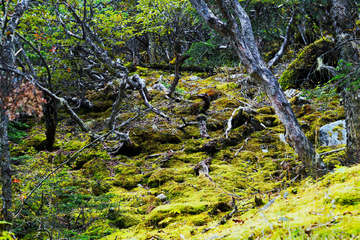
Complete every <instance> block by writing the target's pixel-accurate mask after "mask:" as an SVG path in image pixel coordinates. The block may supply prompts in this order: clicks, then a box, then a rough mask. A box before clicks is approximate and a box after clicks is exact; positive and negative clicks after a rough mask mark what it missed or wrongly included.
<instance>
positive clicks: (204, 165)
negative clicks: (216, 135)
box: [194, 157, 214, 182]
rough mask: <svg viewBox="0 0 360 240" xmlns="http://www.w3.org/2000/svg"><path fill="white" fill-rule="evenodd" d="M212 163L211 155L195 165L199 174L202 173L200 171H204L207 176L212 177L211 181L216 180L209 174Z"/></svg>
mask: <svg viewBox="0 0 360 240" xmlns="http://www.w3.org/2000/svg"><path fill="white" fill-rule="evenodd" d="M210 164H211V157H210V158H207V159H205V160H202V161H201V162H199V163H198V164H196V165H195V167H194V170H195V172H196V174H197V175H200V173H204V174H205V176H206V177H207V178H208V179H210V181H211V182H214V181H213V180H212V178H211V177H210V175H209V167H210Z"/></svg>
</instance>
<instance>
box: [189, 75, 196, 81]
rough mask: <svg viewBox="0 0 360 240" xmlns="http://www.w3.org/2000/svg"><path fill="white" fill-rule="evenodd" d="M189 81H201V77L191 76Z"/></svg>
mask: <svg viewBox="0 0 360 240" xmlns="http://www.w3.org/2000/svg"><path fill="white" fill-rule="evenodd" d="M188 80H190V81H196V80H199V77H198V76H191V77H189V79H188Z"/></svg>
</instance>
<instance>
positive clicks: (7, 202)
mask: <svg viewBox="0 0 360 240" xmlns="http://www.w3.org/2000/svg"><path fill="white" fill-rule="evenodd" d="M0 118H1V119H0V165H1V184H2V194H1V196H2V203H3V204H2V210H1V215H2V219H1V220H3V221H6V222H9V223H11V222H12V213H11V212H10V211H9V210H10V209H11V206H12V202H11V200H12V189H11V168H10V150H9V138H8V118H7V116H6V115H5V111H4V110H1V111H0ZM0 226H1V228H0V232H2V231H9V230H10V229H11V225H10V224H1V225H0Z"/></svg>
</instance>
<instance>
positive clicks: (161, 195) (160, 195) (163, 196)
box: [156, 193, 167, 202]
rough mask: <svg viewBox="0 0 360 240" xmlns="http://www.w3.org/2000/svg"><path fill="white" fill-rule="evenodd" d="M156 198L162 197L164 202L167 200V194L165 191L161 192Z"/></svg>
mask: <svg viewBox="0 0 360 240" xmlns="http://www.w3.org/2000/svg"><path fill="white" fill-rule="evenodd" d="M156 198H158V199H160V200H161V201H162V202H163V201H165V200H166V198H167V197H166V196H165V195H164V194H163V193H160V194H159V195H157V196H156Z"/></svg>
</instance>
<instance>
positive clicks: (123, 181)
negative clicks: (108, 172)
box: [112, 175, 143, 190]
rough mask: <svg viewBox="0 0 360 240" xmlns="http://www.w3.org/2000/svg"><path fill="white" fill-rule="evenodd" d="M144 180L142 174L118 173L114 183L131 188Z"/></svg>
mask: <svg viewBox="0 0 360 240" xmlns="http://www.w3.org/2000/svg"><path fill="white" fill-rule="evenodd" d="M142 180H143V177H142V176H141V175H116V176H115V181H113V182H112V183H113V185H114V186H117V187H122V188H125V189H128V190H131V189H133V188H135V187H137V185H138V184H139V183H140V182H141V181H142Z"/></svg>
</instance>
